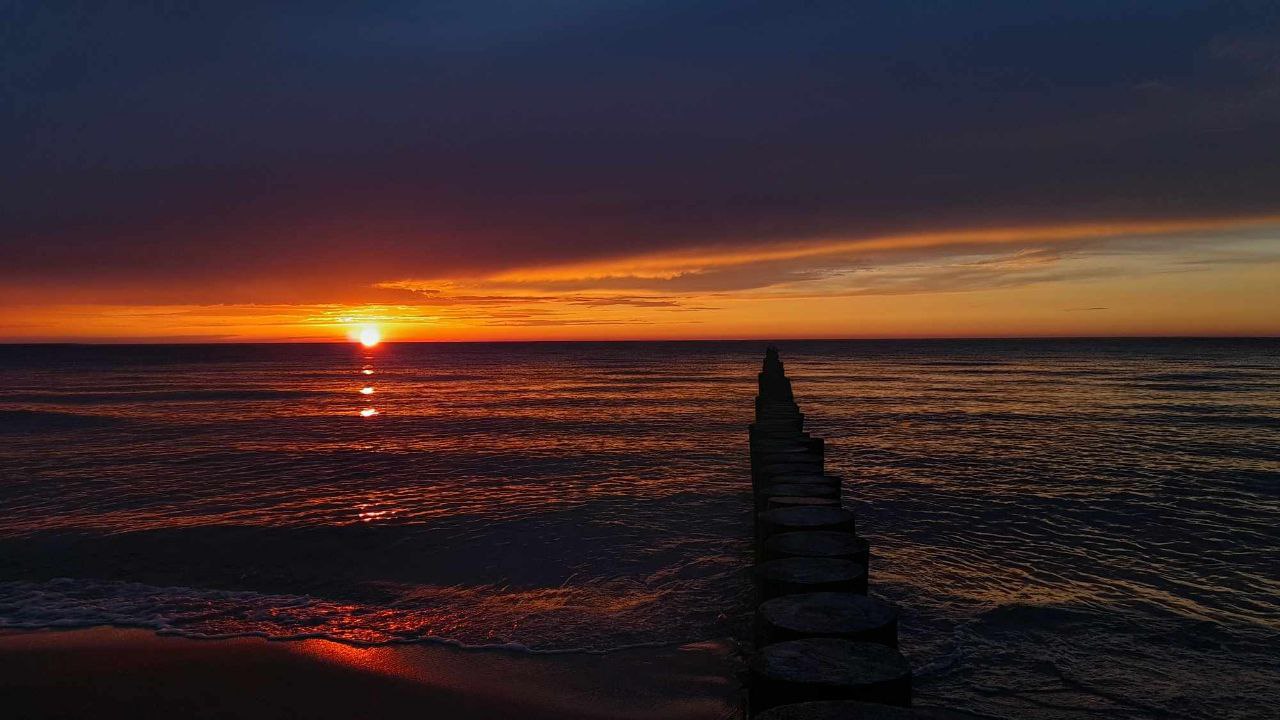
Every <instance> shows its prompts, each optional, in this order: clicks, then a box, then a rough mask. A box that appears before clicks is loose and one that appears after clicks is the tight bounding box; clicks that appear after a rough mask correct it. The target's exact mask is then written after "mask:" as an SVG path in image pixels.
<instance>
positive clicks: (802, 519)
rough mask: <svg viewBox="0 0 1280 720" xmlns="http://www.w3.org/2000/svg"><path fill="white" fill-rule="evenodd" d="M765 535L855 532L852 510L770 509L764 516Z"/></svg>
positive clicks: (826, 508)
mask: <svg viewBox="0 0 1280 720" xmlns="http://www.w3.org/2000/svg"><path fill="white" fill-rule="evenodd" d="M762 520H763V523H762V526H763V529H764V537H766V538H767V537H769V536H771V535H777V534H778V533H785V532H797V531H802V530H838V531H842V532H850V533H851V532H855V531H856V530H857V528H856V527H855V523H854V515H853V513H852V512H850V511H848V510H845V509H844V508H832V507H799V508H782V509H780V510H769V511H768V512H766V513H764V517H763V518H762Z"/></svg>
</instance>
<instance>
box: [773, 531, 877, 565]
mask: <svg viewBox="0 0 1280 720" xmlns="http://www.w3.org/2000/svg"><path fill="white" fill-rule="evenodd" d="M763 550H764V552H763V555H764V558H765V559H766V560H776V559H778V558H784V557H819V558H840V559H844V560H852V561H854V562H856V563H858V564H860V565H866V566H867V567H868V568H870V566H871V543H869V542H867V540H866V539H865V538H861V537H858V536H857V535H854V534H853V533H849V532H789V533H781V534H779V535H774V536H772V537H770V538H769V539H767V540H765V541H764V545H763Z"/></svg>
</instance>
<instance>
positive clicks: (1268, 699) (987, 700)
mask: <svg viewBox="0 0 1280 720" xmlns="http://www.w3.org/2000/svg"><path fill="white" fill-rule="evenodd" d="M780 346H781V350H782V357H783V360H784V361H785V362H786V365H787V372H788V374H789V375H790V376H791V377H792V379H793V382H794V384H795V388H796V391H797V394H798V398H799V400H800V402H801V405H802V408H803V410H804V411H805V413H806V414H807V416H808V418H809V422H808V429H809V430H810V431H811V432H813V433H815V434H817V435H822V436H825V437H826V438H827V447H828V451H827V462H828V468H829V471H831V472H833V473H837V474H840V475H842V476H844V477H845V478H846V498H847V500H848V501H849V502H850V503H851V505H852V507H854V508H855V509H856V510H857V511H858V513H859V525H860V528H861V532H862V533H863V534H864V535H866V536H867V537H869V538H870V539H871V540H872V542H873V554H874V558H873V563H872V565H873V567H872V586H873V590H874V591H875V592H878V593H880V594H882V595H884V596H886V597H889V598H891V599H893V600H895V601H897V602H899V603H901V604H902V605H903V606H904V609H905V616H904V619H903V623H902V631H903V636H902V640H903V650H904V651H905V652H906V653H907V654H908V656H909V657H910V658H911V659H912V661H913V663H914V665H915V667H916V669H917V682H916V688H917V699H918V700H919V701H921V702H922V703H926V704H932V705H948V706H952V707H957V708H961V709H968V710H972V711H976V712H981V713H984V714H988V715H991V716H995V717H1009V718H1014V717H1017V718H1044V719H1049V718H1064V719H1075V718H1085V717H1097V716H1098V715H1099V714H1104V715H1105V716H1106V717H1109V718H1110V717H1114V718H1160V717H1193V718H1194V717H1202V718H1210V717H1213V718H1220V717H1242V718H1244V717H1259V718H1261V717H1266V716H1267V714H1268V713H1269V712H1270V711H1271V709H1272V708H1274V707H1276V706H1277V704H1280V691H1277V687H1280V666H1278V665H1277V661H1276V660H1275V659H1274V657H1273V656H1274V652H1273V649H1274V647H1275V646H1276V644H1277V640H1280V605H1278V604H1277V597H1280V581H1277V579H1276V573H1275V569H1276V565H1275V560H1274V558H1276V557H1280V535H1278V534H1277V533H1276V531H1275V528H1276V527H1277V525H1280V341H1275V340H1093V341H1090V340H1069V341H921V342H907V341H883V342H870V341H868V342H790V343H781V344H780ZM762 349H763V343H753V342H743V343H718V342H707V343H617V344H613V343H601V344H590V343H584V344H555V343H547V344H384V345H382V346H379V347H377V348H374V349H371V350H366V349H363V348H358V347H352V346H349V345H314V346H298V345H292V346H261V345H260V346H152V347H87V346H78V347H77V346H26V347H23V346H9V347H0V387H2V388H3V389H2V390H0V440H2V441H3V442H2V444H0V624H2V625H3V626H6V627H11V628H39V627H69V626H70V627H75V626H92V625H100V624H113V625H121V626H132V627H142V628H152V629H157V630H162V631H164V632H166V633H175V634H184V635H191V636H196V637H221V636H234V635H245V634H252V635H261V636H265V637H272V638H286V637H291V638H301V637H318V638H332V639H338V640H342V641H345V642H352V643H368V644H385V643H395V642H406V641H439V642H448V643H453V644H458V645H463V646H482V647H488V646H498V647H502V648H507V649H510V650H514V651H520V652H532V653H565V652H605V651H609V650H612V649H617V648H622V647H630V646H636V645H649V644H681V643H690V642H698V641H702V640H708V639H716V638H728V637H735V636H737V637H743V635H744V633H745V629H746V628H747V626H748V622H749V618H748V616H747V613H748V612H749V609H750V606H751V604H750V601H749V600H750V595H751V586H750V579H749V574H748V572H747V567H748V565H749V563H750V544H749V543H750V535H751V532H750V514H749V510H748V506H749V480H748V479H747V478H748V472H747V458H746V430H745V427H746V424H747V423H748V422H750V419H751V413H752V406H751V400H752V397H753V396H754V393H755V387H754V381H755V377H754V373H755V372H756V370H757V369H758V366H759V361H760V357H761V351H762ZM364 388H371V389H372V391H371V392H368V393H362V392H361V390H362V389H364ZM369 411H373V412H369Z"/></svg>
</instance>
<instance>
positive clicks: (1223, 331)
mask: <svg viewBox="0 0 1280 720" xmlns="http://www.w3.org/2000/svg"><path fill="white" fill-rule="evenodd" d="M205 289H206V290H207V286H206V287H205ZM228 292H232V291H228ZM325 292H328V291H327V290H326V291H325ZM333 293H334V295H333V297H335V298H338V297H341V298H343V299H344V300H343V301H342V302H337V301H334V302H323V301H307V302H301V301H293V302H277V303H274V304H273V303H267V302H255V301H252V300H240V301H239V302H237V301H236V300H235V298H234V296H228V300H227V301H225V302H220V303H209V302H205V303H195V302H193V303H189V304H181V303H173V302H168V303H157V304H153V305H148V304H145V303H144V302H139V303H135V304H129V303H117V304H109V303H98V304H95V303H94V302H93V301H92V300H87V301H83V302H67V303H64V304H54V303H52V302H41V298H40V297H39V296H38V295H29V294H28V295H22V296H18V295H12V297H13V298H15V299H14V300H12V301H9V302H8V303H7V304H6V303H5V302H3V301H0V341H8V342H24V341H25V342H44V341H81V342H84V341H87V342H332V341H334V340H335V339H338V338H340V337H342V336H343V335H344V334H345V337H346V339H347V340H349V341H351V342H353V343H358V344H359V346H362V347H364V348H369V349H372V348H374V347H376V346H378V345H380V344H381V343H382V342H383V339H384V336H387V335H390V336H392V337H395V338H396V340H397V341H433V340H434V341H504V340H512V341H529V340H656V339H711V340H714V339H733V338H741V339H751V338H771V339H784V338H877V337H879V338H923V337H1030V336H1156V335H1166V336H1168V335H1211V336H1213V335H1216V336H1222V335H1262V336H1271V335H1280V315H1277V314H1276V313H1275V312H1274V310H1273V308H1275V307H1276V306H1278V305H1280V218H1278V217H1275V216H1258V217H1241V218H1225V219H1218V220H1212V219H1211V220H1203V221H1185V220H1184V221H1167V222H1136V221H1135V222H1119V221H1118V222H1114V223H1097V224H1077V225H1057V226H1038V227H1032V226H1028V227H1021V228H1014V227H1011V228H1004V229H970V230H964V229H957V230H954V231H948V232H936V233H924V234H915V235H886V236H879V237H875V236H868V237H863V238H827V239H820V238H810V239H807V240H797V241H794V242H776V243H766V244H760V245H751V246H742V247H735V246H731V245H724V246H720V247H712V248H701V249H699V248H692V247H684V248H678V249H672V250H669V251H666V252H662V253H653V252H647V253H635V254H632V255H629V256H625V257H614V258H604V259H596V260H581V261H566V262H562V263H558V264H552V263H547V264H541V265H539V264H536V263H527V264H525V265H522V266H518V267H512V268H508V269H500V270H492V271H488V272H477V273H475V274H473V275H470V276H451V277H440V278H430V277H426V278H421V279H414V278H413V276H412V275H409V276H406V277H402V278H400V279H391V278H383V279H380V280H379V279H372V280H370V279H365V280H361V281H359V282H358V283H356V284H351V285H342V284H341V283H337V284H334V285H333ZM0 295H2V293H0ZM6 297H8V296H6ZM320 297H321V298H323V297H324V294H323V293H322V294H321V295H320ZM362 301H363V302H362ZM361 372H363V373H364V374H365V375H372V374H373V370H372V366H371V365H370V364H369V363H368V358H366V362H365V364H364V365H363V370H361Z"/></svg>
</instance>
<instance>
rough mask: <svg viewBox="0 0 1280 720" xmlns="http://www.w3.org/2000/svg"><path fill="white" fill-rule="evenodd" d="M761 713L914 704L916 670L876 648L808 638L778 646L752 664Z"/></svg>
mask: <svg viewBox="0 0 1280 720" xmlns="http://www.w3.org/2000/svg"><path fill="white" fill-rule="evenodd" d="M751 676H752V678H753V680H754V681H755V687H754V688H753V690H754V694H753V696H752V703H753V705H754V707H755V708H756V709H757V710H764V709H767V708H771V707H774V706H777V705H786V704H788V703H797V702H804V701H806V700H861V701H863V702H877V703H884V704H885V705H899V706H904V707H905V706H909V705H910V704H911V666H910V665H908V664H907V660H906V658H904V657H902V655H901V653H899V652H898V651H897V650H894V649H893V648H890V647H885V646H884V645H879V644H876V643H868V642H856V641H853V640H841V639H839V638H807V639H804V640H788V641H786V642H780V643H773V644H771V645H766V646H764V647H763V648H761V649H760V651H759V652H758V653H757V654H756V656H755V657H754V658H753V659H752V661H751Z"/></svg>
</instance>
